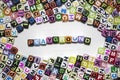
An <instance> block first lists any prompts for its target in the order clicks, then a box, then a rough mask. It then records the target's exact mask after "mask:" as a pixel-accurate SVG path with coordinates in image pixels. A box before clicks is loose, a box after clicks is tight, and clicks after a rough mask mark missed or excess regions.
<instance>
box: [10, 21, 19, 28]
mask: <svg viewBox="0 0 120 80" xmlns="http://www.w3.org/2000/svg"><path fill="white" fill-rule="evenodd" d="M10 23H11V26H12V27H13V28H14V27H16V26H17V25H18V23H17V21H16V20H12V21H11V22H10Z"/></svg>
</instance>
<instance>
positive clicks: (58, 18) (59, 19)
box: [55, 13, 62, 21]
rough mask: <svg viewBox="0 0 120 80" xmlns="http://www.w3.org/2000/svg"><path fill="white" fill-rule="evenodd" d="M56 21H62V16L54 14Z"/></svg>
mask: <svg viewBox="0 0 120 80" xmlns="http://www.w3.org/2000/svg"><path fill="white" fill-rule="evenodd" d="M55 18H56V21H61V20H62V15H61V14H60V13H58V14H55Z"/></svg>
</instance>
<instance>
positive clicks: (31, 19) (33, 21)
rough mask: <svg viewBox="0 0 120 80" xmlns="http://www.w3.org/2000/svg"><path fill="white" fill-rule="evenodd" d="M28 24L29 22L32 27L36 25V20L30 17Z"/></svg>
mask: <svg viewBox="0 0 120 80" xmlns="http://www.w3.org/2000/svg"><path fill="white" fill-rule="evenodd" d="M28 22H29V24H30V25H33V24H34V23H35V19H34V18H33V17H30V18H29V19H28Z"/></svg>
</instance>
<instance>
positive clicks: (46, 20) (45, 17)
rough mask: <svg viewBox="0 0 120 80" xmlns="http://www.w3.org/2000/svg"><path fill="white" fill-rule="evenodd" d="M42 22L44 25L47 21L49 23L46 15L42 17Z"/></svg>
mask: <svg viewBox="0 0 120 80" xmlns="http://www.w3.org/2000/svg"><path fill="white" fill-rule="evenodd" d="M42 21H43V22H44V23H46V22H48V21H49V18H48V16H47V15H44V16H42Z"/></svg>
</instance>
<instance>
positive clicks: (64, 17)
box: [62, 14, 68, 22]
mask: <svg viewBox="0 0 120 80" xmlns="http://www.w3.org/2000/svg"><path fill="white" fill-rule="evenodd" d="M62 21H63V22H67V21H68V14H62Z"/></svg>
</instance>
